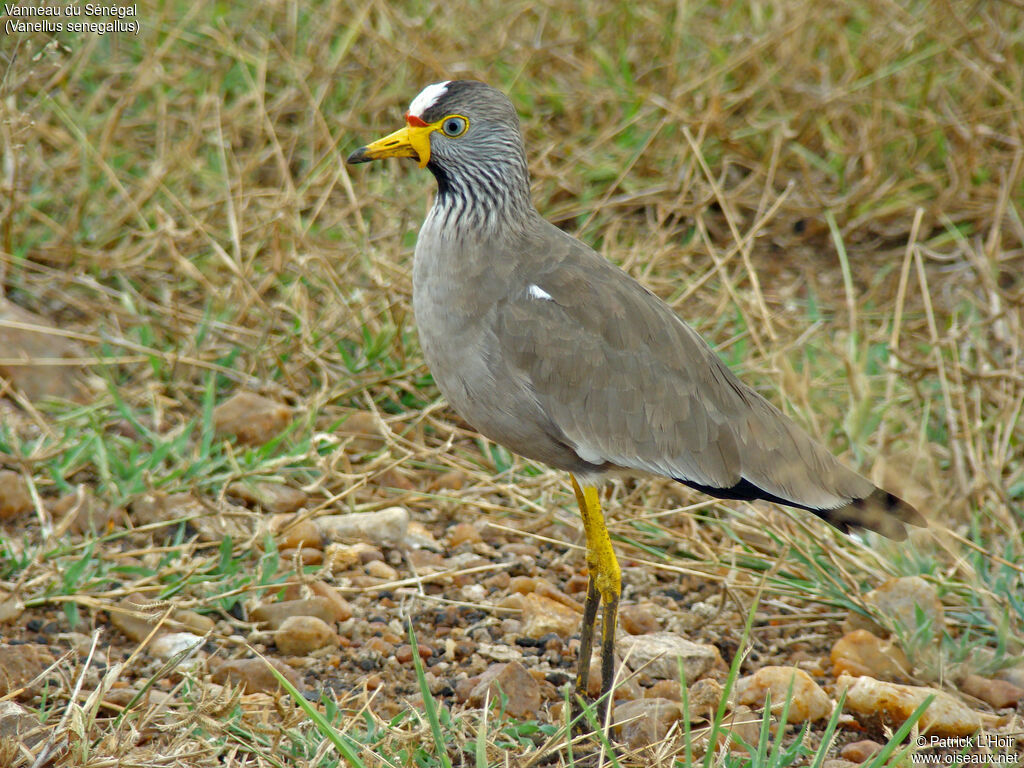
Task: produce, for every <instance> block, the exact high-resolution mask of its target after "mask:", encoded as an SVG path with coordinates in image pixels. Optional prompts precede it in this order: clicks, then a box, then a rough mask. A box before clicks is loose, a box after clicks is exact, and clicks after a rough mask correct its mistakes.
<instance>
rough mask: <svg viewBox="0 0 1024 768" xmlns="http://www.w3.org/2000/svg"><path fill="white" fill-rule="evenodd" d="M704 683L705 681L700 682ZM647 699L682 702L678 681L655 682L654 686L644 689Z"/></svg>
mask: <svg viewBox="0 0 1024 768" xmlns="http://www.w3.org/2000/svg"><path fill="white" fill-rule="evenodd" d="M700 682H703V681H700ZM644 698H645V699H672V701H682V693H681V692H680V690H679V681H678V680H655V681H654V685H652V686H651V687H650V688H645V689H644Z"/></svg>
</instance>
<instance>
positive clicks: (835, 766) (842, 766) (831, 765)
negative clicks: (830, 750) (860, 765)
mask: <svg viewBox="0 0 1024 768" xmlns="http://www.w3.org/2000/svg"><path fill="white" fill-rule="evenodd" d="M821 768H857V763H854V762H851V761H850V760H843V759H842V758H838V757H833V758H831V759H829V760H826V761H825V762H824V763H822V764H821Z"/></svg>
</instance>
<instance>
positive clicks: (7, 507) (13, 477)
mask: <svg viewBox="0 0 1024 768" xmlns="http://www.w3.org/2000/svg"><path fill="white" fill-rule="evenodd" d="M33 506H34V505H33V504H32V495H31V494H30V493H29V490H28V485H27V484H26V483H25V479H24V478H23V477H22V476H21V474H20V473H18V472H12V471H11V470H9V469H4V470H0V520H10V519H11V518H13V517H18V516H19V515H24V514H27V513H28V512H31V511H32V509H33Z"/></svg>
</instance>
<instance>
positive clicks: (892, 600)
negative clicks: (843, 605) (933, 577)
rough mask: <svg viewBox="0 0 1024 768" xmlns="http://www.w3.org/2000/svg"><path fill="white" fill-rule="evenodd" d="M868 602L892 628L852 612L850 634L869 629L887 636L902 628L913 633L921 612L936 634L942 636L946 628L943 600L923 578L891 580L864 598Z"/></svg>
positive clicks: (849, 619)
mask: <svg viewBox="0 0 1024 768" xmlns="http://www.w3.org/2000/svg"><path fill="white" fill-rule="evenodd" d="M864 602H865V603H867V604H868V605H870V606H874V607H875V608H876V609H877V610H878V613H880V614H881V615H882V616H885V617H886V618H887V619H888V620H889V621H887V622H886V623H887V624H888V625H889V626H886V627H880V626H879V625H878V624H876V623H875V622H874V620H872V619H869V618H867V617H865V616H862V615H861V614H859V613H857V612H855V611H851V612H850V613H849V615H848V616H847V618H846V624H847V626H848V628H849V629H850V630H855V629H866V630H867V631H868V632H871V633H872V634H875V635H879V636H885V635H888V634H889V633H890V632H892V630H893V626H894V625H896V626H901V627H903V629H904V630H905V631H906V632H907V633H909V634H913V632H914V631H915V630H916V629H917V618H916V614H917V610H918V609H920V610H921V611H922V612H923V613H924V617H925V620H926V621H927V622H928V623H929V624H930V626H931V630H932V632H933V633H935V634H936V635H938V634H939V633H940V632H941V631H942V628H943V627H945V625H946V612H945V610H944V609H943V607H942V601H940V600H939V593H938V590H936V589H935V587H934V586H933V585H932V584H930V583H928V582H927V581H925V580H924V579H922V578H921V577H920V576H904V577H902V578H899V579H889V580H888V581H886V582H885V583H884V584H882V586H880V587H879V588H878V589H875V590H872V591H871V592H868V593H867V594H866V595H864Z"/></svg>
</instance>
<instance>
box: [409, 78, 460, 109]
mask: <svg viewBox="0 0 1024 768" xmlns="http://www.w3.org/2000/svg"><path fill="white" fill-rule="evenodd" d="M450 82H451V80H445V81H444V82H443V83H434V84H432V85H428V86H427V87H426V88H424V89H423V90H422V91H420V92H419V95H418V96H416V98H415V99H413V100H412V104H410V105H409V114H410V115H412V116H413V117H423V113H424V112H426V111H427V110H428V109H430V108H431V107H432V106H434V105H435V104H436V103H437V100H438V99H440V98H441V97H442V96H444V94H445V91H447V90H448V83H450Z"/></svg>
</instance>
